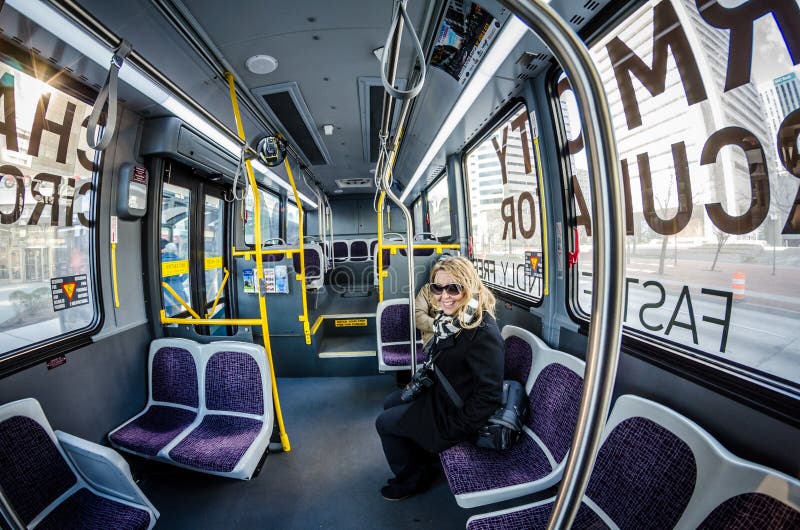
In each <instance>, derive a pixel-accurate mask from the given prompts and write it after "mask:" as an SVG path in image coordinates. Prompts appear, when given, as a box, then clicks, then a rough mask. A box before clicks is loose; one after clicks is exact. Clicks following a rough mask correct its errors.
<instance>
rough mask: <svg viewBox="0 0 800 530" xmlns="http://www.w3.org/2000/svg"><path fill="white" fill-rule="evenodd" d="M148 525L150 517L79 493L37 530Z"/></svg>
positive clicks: (120, 529)
mask: <svg viewBox="0 0 800 530" xmlns="http://www.w3.org/2000/svg"><path fill="white" fill-rule="evenodd" d="M149 525H150V514H149V513H147V512H146V511H145V510H142V509H139V508H136V507H134V506H128V505H127V504H123V503H121V502H117V501H114V500H111V499H107V498H105V497H101V496H99V495H95V494H94V493H92V492H91V491H89V490H87V489H86V488H82V489H79V490H78V491H76V492H75V493H73V494H72V495H70V497H69V498H67V499H65V500H64V502H62V503H61V504H59V505H58V506H57V507H56V508H55V509H54V510H53V511H52V512H50V513H49V514H48V515H47V517H45V518H44V519H43V520H42V522H41V523H39V525H38V526H37V527H36V528H37V530H39V529H41V530H65V529H76V530H78V529H80V530H107V529H111V528H113V529H114V530H144V529H145V528H147V527H148V526H149Z"/></svg>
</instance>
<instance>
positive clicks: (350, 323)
mask: <svg viewBox="0 0 800 530" xmlns="http://www.w3.org/2000/svg"><path fill="white" fill-rule="evenodd" d="M333 323H334V325H335V326H336V327H337V328H355V327H363V326H366V325H367V319H366V318H345V319H341V320H340V319H336V320H334V321H333Z"/></svg>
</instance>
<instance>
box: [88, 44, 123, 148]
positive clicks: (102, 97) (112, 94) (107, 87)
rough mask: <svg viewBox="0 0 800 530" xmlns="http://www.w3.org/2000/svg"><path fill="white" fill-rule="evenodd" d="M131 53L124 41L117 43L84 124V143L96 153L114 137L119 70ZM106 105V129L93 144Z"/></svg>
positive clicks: (109, 143) (105, 146)
mask: <svg viewBox="0 0 800 530" xmlns="http://www.w3.org/2000/svg"><path fill="white" fill-rule="evenodd" d="M130 52H131V43H130V42H128V41H126V40H125V39H123V40H122V42H120V43H119V46H117V49H116V50H114V55H113V56H112V57H111V66H110V67H109V68H108V76H107V77H106V81H105V83H103V88H101V89H100V93H98V94H97V99H96V100H95V102H94V108H92V114H91V115H90V116H89V121H88V123H87V124H86V143H88V144H89V147H91V148H92V149H95V150H97V151H104V150H105V149H106V148H107V147H108V146H109V145H111V139H112V138H113V137H114V132H115V130H116V128H117V79H118V77H119V69H120V68H122V65H123V64H124V63H125V58H126V57H127V56H128V54H129V53H130ZM106 103H108V114H107V115H106V127H105V129H104V130H103V134H102V136H101V137H100V139H99V140H98V141H97V143H96V144H95V138H97V125H98V122H99V121H100V114H101V113H102V112H103V107H105V106H106Z"/></svg>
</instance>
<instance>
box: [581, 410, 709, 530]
mask: <svg viewBox="0 0 800 530" xmlns="http://www.w3.org/2000/svg"><path fill="white" fill-rule="evenodd" d="M696 478H697V466H696V465H695V459H694V454H693V453H692V450H691V449H690V448H689V446H688V445H687V444H686V442H684V441H683V440H681V439H680V438H678V437H677V436H675V435H674V434H673V433H671V432H670V431H668V430H667V429H665V428H664V427H662V426H661V425H659V424H657V423H655V422H654V421H652V420H649V419H646V418H642V417H633V418H628V419H626V420H624V421H622V422H621V423H620V424H619V425H617V426H616V427H614V430H613V431H611V434H609V436H608V438H606V440H605V441H604V442H603V445H602V446H601V447H600V451H599V452H598V454H597V460H596V462H595V465H594V469H593V470H592V476H591V479H590V480H589V485H588V486H587V488H586V496H587V497H588V498H590V499H591V500H592V501H594V503H595V504H597V506H599V507H600V509H602V510H603V511H604V512H605V513H606V514H607V515H608V516H609V517H610V518H611V520H612V521H614V522H615V523H616V524H617V526H618V527H619V528H620V530H639V529H641V528H648V529H664V530H668V529H672V528H674V527H675V524H676V523H677V522H678V519H680V517H681V514H683V512H684V510H685V509H686V506H687V505H688V503H689V499H690V498H691V496H692V492H693V491H694V487H695V481H696Z"/></svg>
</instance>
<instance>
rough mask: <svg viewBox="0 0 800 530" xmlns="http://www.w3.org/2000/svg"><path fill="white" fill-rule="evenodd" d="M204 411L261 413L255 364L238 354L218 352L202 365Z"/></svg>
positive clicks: (259, 389)
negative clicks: (203, 373)
mask: <svg viewBox="0 0 800 530" xmlns="http://www.w3.org/2000/svg"><path fill="white" fill-rule="evenodd" d="M206 408H208V409H209V410H225V411H228V412H244V413H246V414H264V393H263V382H262V381H261V372H260V370H259V368H258V363H257V362H256V360H255V359H253V358H252V357H251V356H250V355H248V354H247V353H244V352H239V351H220V352H217V353H215V354H214V355H212V356H211V358H210V359H209V360H208V364H207V366H206Z"/></svg>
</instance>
